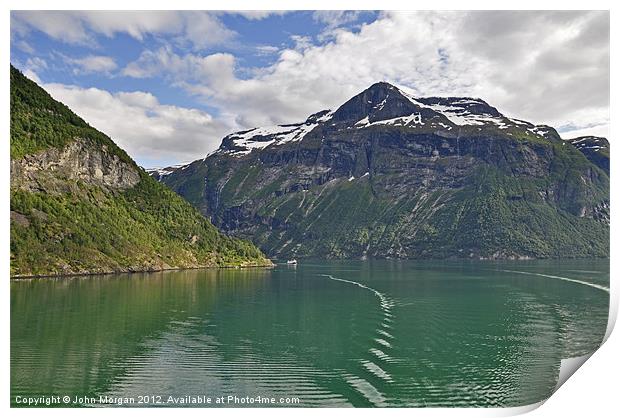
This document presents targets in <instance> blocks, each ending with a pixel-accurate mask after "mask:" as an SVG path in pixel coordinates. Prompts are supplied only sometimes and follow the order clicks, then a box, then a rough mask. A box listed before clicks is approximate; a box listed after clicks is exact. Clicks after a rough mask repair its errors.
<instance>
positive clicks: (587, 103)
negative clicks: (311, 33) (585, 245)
mask: <svg viewBox="0 0 620 418" xmlns="http://www.w3.org/2000/svg"><path fill="white" fill-rule="evenodd" d="M332 36H333V38H332V40H331V41H330V42H328V43H325V44H320V45H315V44H311V43H310V42H309V39H307V38H300V37H298V38H295V39H296V47H295V48H293V49H285V50H282V51H281V52H280V55H279V59H278V61H277V62H276V63H275V64H273V65H272V66H270V67H268V68H264V69H260V70H258V71H256V72H254V76H253V77H251V78H239V77H237V76H236V71H238V69H237V68H236V62H235V60H234V57H232V56H230V55H228V54H217V55H212V56H200V55H193V54H186V55H182V56H180V55H176V54H174V53H173V52H172V51H170V50H167V51H162V50H160V51H156V52H148V51H147V52H145V53H143V55H142V56H141V57H140V59H139V60H138V61H137V62H135V63H133V64H131V65H130V66H128V67H127V69H126V73H127V74H131V72H132V71H135V74H136V75H137V74H139V73H140V72H142V75H143V76H149V75H153V74H154V73H157V74H160V73H162V72H165V73H167V74H168V77H169V78H170V79H171V80H172V82H173V83H174V84H176V85H180V86H183V87H184V88H185V89H186V90H187V91H189V92H190V93H192V94H195V95H197V96H199V97H200V98H201V99H202V100H204V101H205V102H208V103H209V104H210V105H216V106H219V107H220V108H221V110H222V114H223V117H227V118H228V119H229V120H230V121H234V123H235V124H236V125H237V126H238V127H239V128H250V127H253V126H256V125H261V124H269V123H286V122H293V121H297V120H300V119H303V118H305V117H306V116H307V115H309V114H310V113H313V112H316V111H318V110H321V109H324V108H327V107H333V106H337V105H339V104H341V103H342V102H343V101H345V100H346V99H348V98H349V97H351V96H352V95H354V94H356V93H358V92H360V91H361V90H363V89H365V88H366V87H368V86H369V85H370V84H372V83H374V82H376V81H379V80H385V81H389V82H394V83H398V84H401V85H405V86H408V87H410V88H412V89H413V90H414V91H415V92H416V93H417V94H418V95H420V96H432V95H443V96H446V95H452V96H454V95H458V96H474V97H481V98H484V99H485V100H487V101H488V102H489V103H491V104H492V105H494V106H496V107H498V108H499V109H500V111H502V112H504V113H505V114H507V115H509V116H514V117H518V118H522V119H526V120H530V121H532V122H535V123H548V124H551V125H553V126H571V127H574V130H576V129H582V128H584V127H585V126H587V125H591V124H592V118H593V117H594V116H593V115H596V120H597V123H599V122H600V123H602V124H603V125H605V124H608V120H609V114H608V106H609V14H608V12H386V13H384V14H382V15H381V17H380V18H379V19H377V20H376V21H374V22H372V23H370V24H364V25H362V26H361V27H360V28H359V31H356V32H351V31H348V30H345V29H341V28H336V29H334V30H333V31H332ZM156 56H157V59H153V58H154V57H156ZM147 58H148V59H147ZM207 62H210V64H211V65H209V66H208V70H203V69H202V65H203V64H205V63H207ZM215 63H217V64H218V65H215ZM179 69H181V70H179ZM197 74H200V77H197V76H196V75H197ZM599 125H600V124H599ZM599 125H597V126H599Z"/></svg>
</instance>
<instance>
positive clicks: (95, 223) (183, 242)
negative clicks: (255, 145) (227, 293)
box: [11, 66, 270, 276]
mask: <svg viewBox="0 0 620 418" xmlns="http://www.w3.org/2000/svg"><path fill="white" fill-rule="evenodd" d="M266 264H270V262H269V261H268V260H267V259H266V258H265V257H264V256H263V254H262V253H261V252H260V251H259V250H258V249H257V248H256V247H254V246H253V245H252V244H250V243H248V242H244V241H241V240H239V239H236V238H229V237H227V236H225V235H222V234H221V233H219V232H218V231H217V230H216V228H215V227H214V226H213V225H212V224H211V223H210V222H209V221H207V220H206V219H205V218H204V217H203V216H202V215H200V213H198V212H197V211H196V210H195V209H194V208H193V207H191V205H189V204H188V203H187V202H185V201H184V200H183V199H181V198H180V197H179V196H178V195H176V194H175V193H173V192H172V191H170V190H168V189H167V188H166V187H165V186H163V185H161V184H159V183H157V182H156V181H155V180H154V179H152V178H150V177H149V176H148V175H147V174H146V173H145V172H144V171H143V170H142V169H140V168H139V167H138V166H137V165H136V164H135V163H134V162H133V161H132V160H131V158H129V156H128V155H127V154H126V153H125V152H124V151H123V150H121V149H120V148H119V147H118V146H116V145H115V144H114V143H113V142H112V141H111V140H110V139H109V138H108V137H107V136H105V135H104V134H102V133H101V132H99V131H97V130H96V129H94V128H92V127H90V126H89V125H88V124H86V123H85V122H84V121H83V120H82V119H80V118H79V117H78V116H76V115H75V114H74V113H73V112H71V111H70V110H69V108H67V107H66V106H64V105H63V104H62V103H59V102H57V101H55V100H53V99H52V98H51V97H50V96H49V95H48V94H47V93H46V92H45V91H44V90H43V89H41V88H40V87H39V86H37V85H36V83H34V82H32V81H30V80H28V79H27V78H26V77H24V76H23V75H22V74H21V73H20V72H19V71H18V70H17V69H15V68H14V67H12V66H11V275H12V276H27V275H53V274H69V273H94V272H111V271H135V270H158V269H164V268H175V267H198V266H239V265H266Z"/></svg>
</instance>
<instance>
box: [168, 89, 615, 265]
mask: <svg viewBox="0 0 620 418" xmlns="http://www.w3.org/2000/svg"><path fill="white" fill-rule="evenodd" d="M162 181H163V182H164V183H166V184H167V185H169V186H170V187H171V188H173V189H174V190H175V191H177V193H179V194H180V195H182V196H183V197H185V198H186V199H188V200H189V201H190V202H191V203H193V204H194V205H195V206H196V207H197V208H199V209H200V210H201V211H202V213H203V214H205V215H206V216H208V217H210V219H211V220H212V221H213V222H214V223H215V224H216V225H217V226H219V227H220V228H222V229H224V230H225V231H227V232H229V233H232V234H235V235H238V236H242V237H246V238H248V239H252V240H253V241H254V242H255V243H256V244H258V245H259V246H260V247H261V248H262V249H263V250H264V251H266V252H267V254H269V255H271V256H273V257H280V258H285V257H334V258H340V257H346V258H364V257H381V258H383V257H389V258H429V257H433V258H445V257H473V258H528V257H563V256H566V257H577V256H607V255H608V251H609V250H608V245H609V243H608V237H609V229H608V228H609V226H608V221H609V178H608V176H607V173H606V172H605V171H604V170H602V169H600V168H599V167H598V166H597V165H596V164H592V163H591V162H590V161H589V160H588V159H587V158H586V157H585V156H584V154H583V153H582V152H581V151H580V150H579V149H577V148H576V147H575V146H574V145H573V144H571V143H570V142H566V141H563V140H562V139H561V138H560V137H559V135H558V134H557V132H556V131H555V130H554V129H553V128H551V127H548V126H536V125H533V124H531V123H528V122H525V121H521V120H517V119H511V118H508V117H506V116H504V115H502V114H501V113H500V112H499V111H498V110H497V109H495V108H494V107H492V106H490V105H489V104H487V103H486V102H484V101H483V100H480V99H472V98H459V97H452V98H433V97H431V98H415V97H413V96H411V95H410V94H409V93H407V92H406V91H403V90H401V89H399V88H396V87H395V86H392V85H390V84H387V83H378V84H375V85H373V86H371V87H370V88H369V89H367V90H365V91H364V92H362V93H360V94H359V95H357V96H355V97H353V98H352V99H351V100H349V101H347V102H346V103H344V104H343V105H342V106H341V107H339V108H338V109H336V110H335V111H322V112H319V113H317V114H315V115H312V116H310V117H309V118H308V119H307V120H306V121H305V122H303V123H299V124H292V125H281V126H274V127H266V128H256V129H252V130H249V131H243V132H237V133H234V134H231V135H228V136H227V137H225V138H224V139H223V141H222V145H221V147H220V149H219V150H218V151H217V152H215V153H214V154H213V155H210V156H208V157H207V158H206V159H204V160H199V161H196V162H194V163H192V164H190V165H189V166H186V167H184V168H183V170H172V172H171V173H167V175H166V176H165V177H164V178H163V180H162Z"/></svg>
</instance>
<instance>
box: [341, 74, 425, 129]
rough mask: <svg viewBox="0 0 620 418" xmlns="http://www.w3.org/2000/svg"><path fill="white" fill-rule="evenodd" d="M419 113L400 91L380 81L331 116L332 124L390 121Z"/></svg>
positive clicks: (417, 107) (416, 106) (418, 108)
mask: <svg viewBox="0 0 620 418" xmlns="http://www.w3.org/2000/svg"><path fill="white" fill-rule="evenodd" d="M416 111H420V107H419V106H418V105H416V104H415V103H414V102H413V101H412V100H410V99H409V98H408V97H406V96H405V95H404V94H403V92H402V91H401V90H399V89H398V88H397V87H396V86H393V85H392V84H390V83H386V82H385V81H381V82H378V83H375V84H373V85H371V86H370V87H368V88H367V89H366V90H364V91H362V92H361V93H359V94H358V95H356V96H354V97H352V98H351V99H349V100H348V101H347V102H345V103H344V104H343V105H342V106H340V107H339V108H338V109H337V110H336V111H335V112H334V115H333V116H332V120H333V121H334V122H345V121H351V120H355V121H359V120H361V119H363V118H365V117H368V119H369V120H370V121H372V120H373V119H374V120H383V119H391V118H396V117H400V116H405V115H411V114H412V113H414V112H416Z"/></svg>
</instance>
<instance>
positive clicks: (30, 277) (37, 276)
mask: <svg viewBox="0 0 620 418" xmlns="http://www.w3.org/2000/svg"><path fill="white" fill-rule="evenodd" d="M275 266H276V264H275V263H272V264H248V265H245V266H200V267H177V268H165V269H156V270H131V271H129V270H128V271H123V270H117V271H102V272H84V273H66V274H64V273H63V274H34V275H19V276H10V277H9V279H10V280H11V281H19V280H33V279H63V278H67V277H81V276H109V275H112V274H140V273H161V272H165V271H183V270H230V269H271V268H274V267H275Z"/></svg>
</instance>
